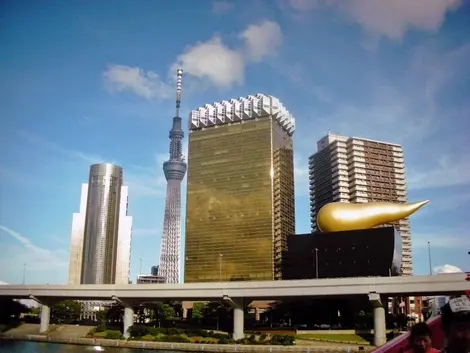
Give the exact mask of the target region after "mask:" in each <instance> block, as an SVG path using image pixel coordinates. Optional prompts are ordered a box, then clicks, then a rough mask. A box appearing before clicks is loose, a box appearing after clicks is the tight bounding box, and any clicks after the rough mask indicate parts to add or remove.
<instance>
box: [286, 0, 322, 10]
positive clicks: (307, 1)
mask: <svg viewBox="0 0 470 353" xmlns="http://www.w3.org/2000/svg"><path fill="white" fill-rule="evenodd" d="M287 3H288V5H289V6H290V7H292V8H293V9H294V10H296V11H300V12H301V11H310V10H313V9H315V8H316V7H317V6H318V5H319V3H320V1H319V0H287Z"/></svg>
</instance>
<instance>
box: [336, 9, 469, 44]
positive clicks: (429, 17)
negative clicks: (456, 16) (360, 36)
mask: <svg viewBox="0 0 470 353" xmlns="http://www.w3.org/2000/svg"><path fill="white" fill-rule="evenodd" d="M335 2H336V3H337V4H338V5H339V6H340V8H342V9H343V10H345V11H346V12H347V13H348V14H349V16H351V17H352V19H353V20H355V21H356V22H357V23H359V24H360V25H361V26H362V27H363V28H364V30H365V31H367V32H370V33H374V34H377V35H382V36H386V37H389V38H390V39H395V40H396V39H401V38H402V37H403V36H404V35H405V33H406V32H407V31H408V30H409V29H411V28H415V29H419V30H422V31H428V32H434V31H437V30H438V29H439V28H440V27H441V25H442V23H443V22H444V19H445V16H446V14H447V12H448V11H450V10H452V9H454V8H456V7H457V6H458V5H459V4H460V3H461V0H413V1H409V0H394V1H389V0H351V1H338V0H336V1H335Z"/></svg>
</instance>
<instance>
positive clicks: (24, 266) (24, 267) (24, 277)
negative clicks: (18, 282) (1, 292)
mask: <svg viewBox="0 0 470 353" xmlns="http://www.w3.org/2000/svg"><path fill="white" fill-rule="evenodd" d="M25 283H26V264H23V284H25Z"/></svg>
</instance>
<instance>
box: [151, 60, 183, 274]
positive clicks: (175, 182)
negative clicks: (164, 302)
mask: <svg viewBox="0 0 470 353" xmlns="http://www.w3.org/2000/svg"><path fill="white" fill-rule="evenodd" d="M176 75H177V76H176V78H177V80H176V115H175V117H174V118H173V127H172V128H171V130H170V159H169V160H168V161H166V162H164V163H163V172H164V173H165V178H166V180H167V187H166V203H165V218H164V221H163V236H162V249H161V254H160V266H159V268H158V275H159V276H163V277H165V282H166V283H179V277H180V276H179V274H180V264H181V259H180V256H181V181H182V180H183V178H184V175H185V174H186V168H187V166H186V162H185V161H184V157H183V151H182V150H183V146H182V143H181V141H182V140H183V137H184V132H183V130H182V129H181V117H180V104H181V83H182V80H183V70H181V69H178V70H177V71H176Z"/></svg>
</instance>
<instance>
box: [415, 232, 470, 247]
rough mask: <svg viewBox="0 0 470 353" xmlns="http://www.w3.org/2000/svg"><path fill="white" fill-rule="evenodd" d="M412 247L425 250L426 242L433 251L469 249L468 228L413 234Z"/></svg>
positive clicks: (469, 234) (469, 237)
mask: <svg viewBox="0 0 470 353" xmlns="http://www.w3.org/2000/svg"><path fill="white" fill-rule="evenodd" d="M412 236H413V238H412V240H413V247H414V248H425V247H427V246H428V242H430V243H431V246H432V247H433V248H434V249H442V248H445V249H461V248H467V247H470V232H469V231H468V227H461V228H458V227H457V228H454V229H450V228H449V229H440V230H439V229H438V230H437V231H436V230H434V232H427V233H424V232H420V231H418V232H413V235H412Z"/></svg>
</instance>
